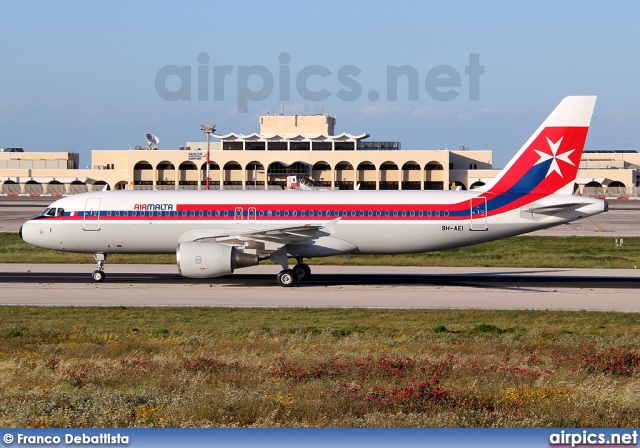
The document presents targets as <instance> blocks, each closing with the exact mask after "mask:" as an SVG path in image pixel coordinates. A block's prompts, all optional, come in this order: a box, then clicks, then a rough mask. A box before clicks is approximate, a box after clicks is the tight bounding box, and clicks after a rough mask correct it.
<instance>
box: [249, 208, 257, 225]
mask: <svg viewBox="0 0 640 448" xmlns="http://www.w3.org/2000/svg"><path fill="white" fill-rule="evenodd" d="M254 222H256V208H255V207H249V224H252V223H254Z"/></svg>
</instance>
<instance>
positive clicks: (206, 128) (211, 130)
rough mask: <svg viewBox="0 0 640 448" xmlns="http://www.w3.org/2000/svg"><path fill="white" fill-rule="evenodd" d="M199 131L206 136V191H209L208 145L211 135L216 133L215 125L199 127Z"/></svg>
mask: <svg viewBox="0 0 640 448" xmlns="http://www.w3.org/2000/svg"><path fill="white" fill-rule="evenodd" d="M200 130H201V131H202V132H204V133H205V134H207V171H206V177H207V181H206V182H207V190H208V189H209V144H210V143H211V134H213V133H214V132H216V125H215V124H213V123H209V124H203V125H201V126H200Z"/></svg>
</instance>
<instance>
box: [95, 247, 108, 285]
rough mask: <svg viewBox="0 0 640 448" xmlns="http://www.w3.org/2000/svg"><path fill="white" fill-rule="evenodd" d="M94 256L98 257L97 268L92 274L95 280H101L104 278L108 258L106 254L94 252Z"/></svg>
mask: <svg viewBox="0 0 640 448" xmlns="http://www.w3.org/2000/svg"><path fill="white" fill-rule="evenodd" d="M93 258H95V259H96V270H95V271H93V274H91V276H92V278H93V281H94V282H101V281H103V280H104V263H105V261H106V260H107V256H106V254H93Z"/></svg>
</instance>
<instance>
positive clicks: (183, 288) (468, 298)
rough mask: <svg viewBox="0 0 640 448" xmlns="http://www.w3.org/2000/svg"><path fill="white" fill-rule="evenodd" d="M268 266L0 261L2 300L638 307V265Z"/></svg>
mask: <svg viewBox="0 0 640 448" xmlns="http://www.w3.org/2000/svg"><path fill="white" fill-rule="evenodd" d="M279 269H280V268H279V267H278V266H274V265H265V266H257V267H253V268H247V269H242V270H239V271H238V272H237V273H235V274H233V275H230V276H225V277H220V278H216V279H206V280H193V279H186V278H183V277H180V276H179V275H178V273H177V270H176V267H175V266H169V265H108V267H107V279H106V280H105V281H104V282H103V283H93V282H91V281H90V272H91V271H92V266H91V265H23V264H15V265H12V264H3V265H0V290H1V291H2V295H1V296H0V304H1V305H72V306H207V307H307V308H320V307H340V308H354V307H358V308H401V309H407V308H409V309H410V308H415V309H437V308H448V309H469V308H474V309H538V310H591V311H623V312H640V298H639V296H640V294H639V292H640V271H638V270H635V269H631V270H580V269H514V268H503V269H500V268H422V267H386V266H384V267H344V266H312V269H313V275H312V278H311V279H310V280H309V281H307V282H300V283H298V286H296V287H293V288H282V287H280V286H277V284H276V281H275V275H276V273H277V272H278V270H279Z"/></svg>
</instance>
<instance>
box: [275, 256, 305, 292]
mask: <svg viewBox="0 0 640 448" xmlns="http://www.w3.org/2000/svg"><path fill="white" fill-rule="evenodd" d="M297 261H298V264H296V265H295V266H294V267H293V268H292V269H283V270H282V271H280V272H279V273H278V277H277V278H278V284H279V285H280V286H285V287H289V286H293V285H295V284H296V283H297V282H298V281H304V280H308V279H309V277H310V276H311V268H310V267H309V265H308V264H305V263H303V262H302V258H298V259H297Z"/></svg>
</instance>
